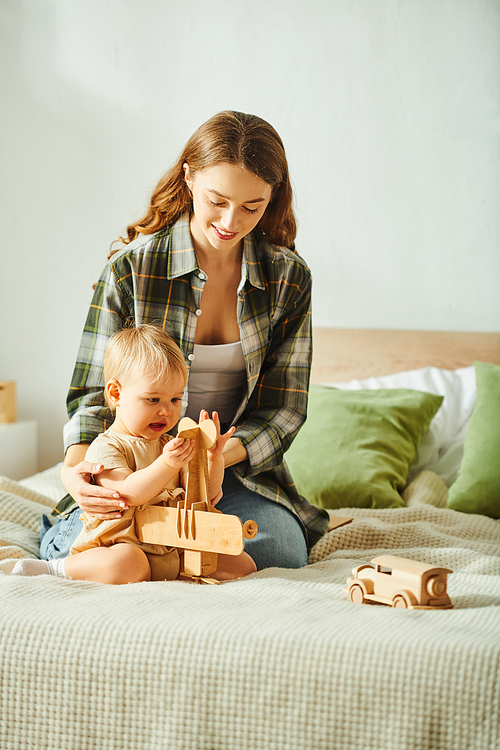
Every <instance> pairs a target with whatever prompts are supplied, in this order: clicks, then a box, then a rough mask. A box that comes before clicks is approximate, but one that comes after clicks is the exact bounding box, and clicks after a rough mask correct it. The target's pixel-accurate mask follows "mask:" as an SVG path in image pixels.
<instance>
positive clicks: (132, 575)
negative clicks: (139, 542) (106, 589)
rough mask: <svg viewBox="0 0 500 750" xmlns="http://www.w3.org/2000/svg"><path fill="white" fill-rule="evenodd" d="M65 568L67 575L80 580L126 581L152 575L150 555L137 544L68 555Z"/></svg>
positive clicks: (96, 548)
mask: <svg viewBox="0 0 500 750" xmlns="http://www.w3.org/2000/svg"><path fill="white" fill-rule="evenodd" d="M65 569H66V575H67V577H68V578H72V579H74V580H77V581H95V582H97V583H112V584H122V583H139V582H140V581H149V580H150V578H151V569H150V567H149V562H148V558H147V557H146V555H145V553H144V552H143V551H142V549H140V547H136V546H135V545H134V544H114V545H113V546H112V547H93V548H92V549H87V550H85V551H84V552H79V553H78V554H77V555H71V556H70V557H67V558H66V561H65Z"/></svg>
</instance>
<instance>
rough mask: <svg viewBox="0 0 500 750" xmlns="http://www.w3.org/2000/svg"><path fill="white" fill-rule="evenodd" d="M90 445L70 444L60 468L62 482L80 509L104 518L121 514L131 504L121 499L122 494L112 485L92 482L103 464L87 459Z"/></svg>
mask: <svg viewBox="0 0 500 750" xmlns="http://www.w3.org/2000/svg"><path fill="white" fill-rule="evenodd" d="M88 447H89V446H88V445H85V444H83V443H80V444H76V445H71V446H70V447H69V448H68V450H67V452H66V457H65V459H64V463H63V465H62V467H61V481H62V483H63V485H64V486H65V488H66V490H67V491H68V492H69V494H70V495H71V497H72V498H73V499H74V500H75V502H76V503H78V505H79V506H80V508H81V509H82V510H83V511H85V512H86V513H89V515H93V516H96V517H97V518H101V519H102V520H107V519H110V518H116V517H118V518H119V517H120V515H121V511H122V510H125V509H126V508H128V504H127V503H126V502H124V500H123V498H120V493H119V492H117V491H116V489H113V488H112V487H108V488H105V487H99V486H98V485H96V484H91V477H92V476H96V475H99V474H100V473H101V472H102V470H103V468H104V467H103V466H102V464H94V463H90V462H89V461H85V456H86V454H87V449H88Z"/></svg>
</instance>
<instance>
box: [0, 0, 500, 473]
mask: <svg viewBox="0 0 500 750" xmlns="http://www.w3.org/2000/svg"><path fill="white" fill-rule="evenodd" d="M0 24H1V26H0V55H1V60H0V71H1V72H0V76H1V79H0V80H1V83H0V86H1V89H0V91H1V95H2V98H1V101H2V117H1V118H0V128H1V134H0V144H1V145H0V148H1V150H2V154H1V164H2V180H1V194H0V207H1V211H2V227H3V244H2V251H1V253H2V255H1V279H2V281H1V295H0V304H1V314H2V325H1V331H0V337H1V338H0V357H1V359H0V379H4V380H5V379H7V380H10V379H12V380H16V381H17V384H18V398H19V416H20V418H36V419H37V420H38V422H39V434H40V468H41V469H42V468H45V467H47V466H48V465H50V464H53V463H55V462H56V461H58V460H60V458H61V457H62V443H61V428H62V424H63V423H64V421H65V409H64V400H65V396H66V391H67V386H68V383H69V380H70V377H71V371H72V366H73V361H74V357H75V354H76V350H77V347H78V341H79V337H80V332H81V328H82V325H83V321H84V318H85V315H86V312H87V307H88V303H89V300H90V297H91V293H92V288H91V287H92V283H93V282H94V281H95V280H96V278H97V276H98V274H99V272H100V270H101V267H102V266H103V264H104V262H105V260H106V256H107V251H108V248H109V244H110V242H111V241H112V240H113V239H114V238H116V237H117V236H118V234H120V233H121V232H123V231H124V228H125V226H126V224H127V223H129V222H130V221H131V220H132V219H134V218H137V217H138V216H139V215H140V213H141V211H142V210H143V208H144V206H145V204H146V201H147V198H148V196H149V193H150V191H151V189H152V187H153V186H154V184H155V183H156V181H157V179H158V178H159V177H160V176H161V174H162V173H163V171H164V170H165V169H166V167H167V166H168V165H169V164H170V163H171V161H172V160H173V159H174V158H175V156H176V155H177V154H178V152H179V151H180V149H181V148H182V146H183V144H184V143H185V141H186V140H187V138H188V136H189V135H190V134H191V133H192V131H193V130H194V129H195V128H196V127H197V126H198V125H199V124H201V123H202V122H203V121H204V120H206V119H208V117H210V116H211V115H212V114H214V113H215V112H218V111H220V110H222V109H239V110H242V111H245V112H253V113H255V114H258V115H260V116H261V117H264V118H265V119H267V120H269V121H270V122H271V123H272V124H273V125H274V126H275V127H276V128H277V130H278V131H279V132H280V134H281V136H282V138H283V140H284V142H285V145H286V148H287V152H288V156H289V162H290V168H291V172H292V178H293V182H294V186H295V193H296V207H297V215H298V220H299V224H300V229H299V235H298V242H297V245H298V248H299V251H300V253H301V254H302V255H303V256H304V257H305V258H306V259H307V261H308V262H309V264H310V266H311V268H312V270H313V273H314V278H315V284H314V303H313V304H314V309H313V312H314V323H315V324H316V325H320V326H338V327H348V328H349V327H352V328H356V327H360V328H362V327H371V328H410V329H430V330H469V331H499V330H500V294H499V291H498V289H499V281H500V250H499V239H500V210H499V196H500V174H499V163H500V145H499V128H500V85H499V84H500V80H499V79H500V3H499V2H498V0H310V1H309V2H304V1H303V0H252V2H247V1H246V0H245V1H243V0H211V1H210V2H207V1H206V0H106V1H105V0H22V1H17V2H16V1H15V0H2V3H1V4H0Z"/></svg>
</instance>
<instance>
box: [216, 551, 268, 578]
mask: <svg viewBox="0 0 500 750" xmlns="http://www.w3.org/2000/svg"><path fill="white" fill-rule="evenodd" d="M256 571H257V566H256V564H255V563H254V561H253V560H252V558H251V557H250V555H248V554H247V553H246V552H242V553H241V555H219V556H218V559H217V570H216V571H215V573H211V574H210V577H211V578H215V579H216V580H217V581H232V580H234V579H235V578H244V577H245V576H249V575H250V573H255V572H256Z"/></svg>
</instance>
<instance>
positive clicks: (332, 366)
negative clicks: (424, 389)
mask: <svg viewBox="0 0 500 750" xmlns="http://www.w3.org/2000/svg"><path fill="white" fill-rule="evenodd" d="M475 360H479V361H481V362H492V363H493V364H497V365H500V333H458V332H457V333H456V332H443V331H382V330H366V329H362V330H356V329H346V328H315V329H314V330H313V365H312V374H311V380H312V382H313V383H336V382H337V383H338V382H343V381H347V380H351V379H352V378H367V377H370V376H372V375H373V376H380V375H390V374H392V373H395V372H402V371H404V370H416V369H418V368H420V367H428V366H434V367H441V368H444V369H446V370H456V369H457V368H458V367H467V366H468V365H472V364H473V362H474V361H475Z"/></svg>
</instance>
